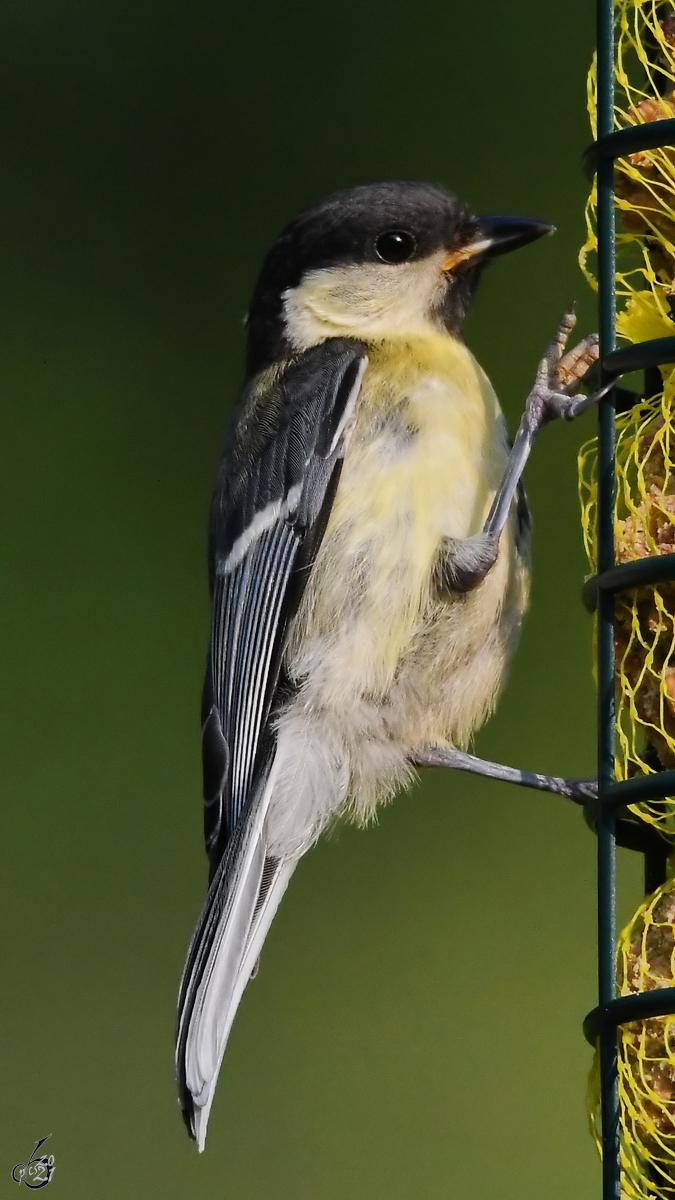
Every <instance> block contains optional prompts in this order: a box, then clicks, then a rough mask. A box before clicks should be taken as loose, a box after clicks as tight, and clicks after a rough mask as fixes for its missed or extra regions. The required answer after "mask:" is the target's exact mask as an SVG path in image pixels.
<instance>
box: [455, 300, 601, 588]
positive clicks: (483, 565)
mask: <svg viewBox="0 0 675 1200" xmlns="http://www.w3.org/2000/svg"><path fill="white" fill-rule="evenodd" d="M575 323H576V316H575V314H574V312H567V313H565V315H564V317H563V318H562V321H561V322H560V325H559V326H558V330H557V333H556V335H555V337H554V339H553V341H552V342H551V344H550V346H549V348H548V350H547V351H546V354H545V355H544V357H543V358H542V360H541V362H540V363H539V367H538V369H537V375H536V379H535V383H534V387H533V388H532V391H531V392H530V394H529V396H528V398H527V403H526V405H525V411H524V413H523V415H522V418H521V421H520V425H519V426H518V432H517V434H516V437H515V440H514V443H513V446H512V449H511V453H510V455H509V460H508V463H507V465H506V470H505V472H504V477H503V479H502V481H501V483H500V485H499V487H498V489H497V492H496V494H495V498H494V500H493V501H492V507H491V508H490V512H489V513H488V516H487V519H486V521H485V524H484V526H483V528H482V530H481V532H480V533H478V534H474V536H473V537H469V538H465V539H463V540H462V541H457V542H454V543H453V545H452V549H451V551H450V553H449V556H448V558H449V562H448V565H447V567H446V575H447V576H448V579H449V582H450V584H451V586H452V587H454V588H455V590H456V591H462V592H466V591H470V590H471V588H474V587H476V585H477V584H479V583H480V582H481V580H483V579H484V578H485V576H486V575H487V573H488V571H489V570H490V567H492V566H493V565H494V562H495V560H496V558H497V552H498V549H499V537H500V535H501V533H502V530H503V529H504V526H505V525H506V522H507V520H508V518H509V513H510V511H511V505H512V503H513V498H514V496H515V494H516V489H517V488H518V485H519V483H520V480H521V477H522V474H523V471H524V469H525V464H526V462H527V460H528V458H529V456H530V451H531V450H532V446H533V445H534V440H535V438H536V436H537V434H538V432H539V430H540V429H542V428H543V427H544V425H547V424H548V423H549V421H554V420H556V418H558V417H562V418H563V420H565V421H572V420H574V418H575V417H578V416H579V414H580V413H582V412H584V411H585V409H587V408H590V406H591V405H592V404H595V402H596V401H597V400H599V399H600V397H601V396H603V395H604V394H605V392H606V391H608V390H609V388H610V387H612V386H613V385H612V384H611V383H610V384H607V385H606V386H605V387H604V388H601V389H600V390H599V391H597V392H594V393H593V394H592V395H591V396H585V395H584V394H583V393H576V394H571V395H570V390H571V389H572V388H573V387H574V386H575V384H578V382H579V380H580V379H582V378H583V376H584V375H585V374H586V372H587V371H588V369H589V367H590V366H591V364H592V363H593V362H595V360H596V358H597V357H598V338H597V334H591V335H590V336H589V337H586V338H584V339H583V341H581V342H579V344H578V346H575V347H574V349H573V350H569V351H568V353H567V354H564V353H563V351H564V349H565V346H566V344H567V339H568V338H569V335H570V333H571V332H572V330H573V328H574V325H575Z"/></svg>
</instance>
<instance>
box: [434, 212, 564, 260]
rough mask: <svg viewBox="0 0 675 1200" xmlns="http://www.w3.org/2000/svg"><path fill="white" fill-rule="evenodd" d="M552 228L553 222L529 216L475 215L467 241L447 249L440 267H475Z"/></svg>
mask: <svg viewBox="0 0 675 1200" xmlns="http://www.w3.org/2000/svg"><path fill="white" fill-rule="evenodd" d="M554 231H555V225H547V224H546V222H545V221H533V220H532V219H531V218H530V217H479V218H478V227H477V228H476V230H475V233H474V235H473V237H472V239H471V241H470V242H467V243H466V244H465V245H463V246H458V247H457V249H456V250H451V251H450V252H449V254H448V256H447V258H446V259H445V260H444V262H443V263H442V264H441V269H442V270H443V271H461V270H462V268H463V267H469V266H471V267H473V266H478V264H479V263H485V262H489V261H490V260H491V259H493V258H496V257H497V255H498V254H506V252H507V251H508V250H517V249H518V247H519V246H526V245H527V243H528V242H534V241H536V239H537V238H540V237H543V236H544V234H545V233H554Z"/></svg>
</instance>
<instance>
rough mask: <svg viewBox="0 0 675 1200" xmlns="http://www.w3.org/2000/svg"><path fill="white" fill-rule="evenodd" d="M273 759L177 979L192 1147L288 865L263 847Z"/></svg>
mask: <svg viewBox="0 0 675 1200" xmlns="http://www.w3.org/2000/svg"><path fill="white" fill-rule="evenodd" d="M276 766H277V763H276V761H273V763H272V766H271V770H270V772H269V775H268V777H267V780H266V782H265V783H264V786H263V787H262V788H261V789H260V790H259V791H258V795H257V797H256V798H255V800H254V803H253V805H252V807H251V809H250V810H249V812H248V814H247V815H246V816H245V817H243V818H242V820H241V821H240V822H239V826H238V828H237V830H236V831H235V834H234V836H233V838H232V841H231V843H230V845H229V846H228V850H227V853H226V855H225V856H224V858H223V860H222V862H221V863H220V866H219V867H218V870H217V872H216V874H215V876H214V878H213V882H212V883H211V887H210V888H209V892H208V895H207V897H206V902H205V904H204V907H203V909H202V912H201V916H200V918H199V923H198V925H197V928H196V930H195V932H194V935H193V938H192V941H191V943H190V949H189V951H188V957H187V962H186V964H185V970H184V971H183V978H182V980H181V986H180V994H179V999H178V1028H177V1034H176V1074H177V1078H178V1090H179V1097H180V1103H181V1107H182V1109H183V1116H184V1118H185V1123H186V1125H187V1127H188V1131H189V1133H190V1134H191V1136H192V1137H193V1138H194V1139H195V1141H196V1142H197V1146H198V1148H199V1150H200V1151H201V1150H203V1149H204V1143H205V1141H206V1129H207V1125H208V1121H209V1113H210V1111H211V1105H212V1103H213V1097H214V1093H215V1089H216V1083H217V1080H218V1072H219V1070H220V1064H221V1062H222V1059H223V1054H224V1053H225V1046H226V1044H227V1039H228V1037H229V1033H230V1029H231V1028H232V1022H233V1021H234V1017H235V1014H236V1011H237V1008H238V1006H239V1001H240V1000H241V997H242V995H243V992H244V989H245V987H246V984H247V983H248V981H249V979H250V977H251V974H252V972H253V971H254V969H255V965H256V962H257V960H258V955H259V954H260V950H261V948H262V944H263V942H264V940H265V937H266V936H267V932H268V930H269V927H270V925H271V923H272V919H273V917H274V914H275V912H276V910H277V908H278V906H279V902H280V900H281V897H282V896H283V894H284V892H285V890H286V887H287V885H288V881H289V879H290V877H291V875H292V873H293V870H294V868H295V865H296V863H295V861H284V862H280V861H279V860H278V859H276V858H274V857H272V856H270V855H269V854H267V852H266V844H265V816H266V813H267V809H268V807H269V801H270V797H271V794H272V789H273V787H274V782H275V777H276Z"/></svg>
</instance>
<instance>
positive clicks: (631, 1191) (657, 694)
mask: <svg viewBox="0 0 675 1200" xmlns="http://www.w3.org/2000/svg"><path fill="white" fill-rule="evenodd" d="M597 36H598V44H597V55H596V60H595V62H594V64H593V67H592V69H591V72H590V76H589V111H590V113H591V120H592V123H593V133H594V136H595V141H594V143H593V145H592V146H591V147H590V149H589V151H588V152H587V155H586V160H587V165H588V171H589V176H590V177H591V178H592V181H593V182H592V190H591V195H590V199H589V204H588V210H587V221H588V236H587V241H586V245H585V246H584V248H583V250H582V253H581V264H582V268H583V269H584V270H585V272H586V274H587V276H588V278H589V279H590V281H591V282H592V284H593V285H594V286H596V287H597V291H598V300H599V328H600V370H601V383H606V382H610V381H612V380H618V379H620V378H622V379H625V376H626V375H627V374H628V373H631V372H643V375H642V380H643V382H642V381H641V382H638V383H637V385H636V387H635V389H634V390H631V389H629V388H627V387H623V386H621V387H620V386H614V387H613V388H612V389H611V390H610V391H609V392H608V393H607V394H606V396H605V397H604V399H603V400H601V402H600V414H599V434H598V437H597V439H595V440H594V441H593V442H592V443H590V444H589V445H588V446H586V447H584V449H583V450H582V453H581V456H580V488H581V499H582V519H583V528H584V536H585V543H586V550H587V553H588V557H589V560H590V563H591V567H592V570H593V572H594V574H593V576H592V577H591V578H590V579H589V580H588V582H587V584H586V586H585V589H584V597H585V600H586V603H587V604H588V606H589V607H591V608H594V609H595V610H596V631H597V638H596V650H597V663H596V669H597V681H598V718H599V719H598V799H597V802H594V801H591V802H589V803H588V804H587V805H586V815H587V820H588V821H589V823H590V824H591V825H592V827H593V828H594V830H595V832H596V834H597V842H598V977H599V997H598V1000H599V1002H598V1006H597V1008H595V1009H594V1010H593V1012H591V1013H590V1014H589V1015H588V1017H587V1018H586V1021H585V1024H584V1032H585V1034H586V1037H587V1038H588V1040H589V1041H590V1042H591V1043H592V1044H593V1045H594V1046H595V1047H596V1066H595V1070H594V1073H593V1076H592V1086H591V1115H592V1125H593V1129H594V1132H595V1135H596V1138H597V1141H598V1145H599V1148H600V1151H601V1154H602V1163H603V1186H602V1196H603V1200H619V1197H630V1198H631V1200H675V1015H673V1014H675V878H673V877H672V873H671V872H670V871H669V855H670V853H671V850H672V843H673V839H675V407H674V405H675V7H674V6H673V4H672V3H668V4H658V3H654V2H653V0H649V2H647V0H598V2H597ZM618 339H621V344H620V345H619V344H618ZM617 846H624V847H627V848H629V849H631V850H635V851H637V852H639V853H641V854H642V855H643V856H644V865H645V872H644V876H645V891H646V893H647V897H646V899H645V900H644V902H643V903H642V904H641V905H640V907H639V908H638V910H637V912H636V913H635V915H634V916H633V918H632V919H631V921H630V922H629V923H628V925H627V927H626V928H625V929H624V930H623V932H622V933H621V934H620V935H619V937H617V932H616V907H615V880H616V848H617Z"/></svg>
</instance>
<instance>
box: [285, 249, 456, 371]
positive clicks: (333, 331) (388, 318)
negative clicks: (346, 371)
mask: <svg viewBox="0 0 675 1200" xmlns="http://www.w3.org/2000/svg"><path fill="white" fill-rule="evenodd" d="M442 260H443V252H442V251H440V252H439V253H438V254H435V255H432V256H431V257H430V258H426V259H423V260H422V261H421V262H414V263H401V264H400V265H399V266H389V265H387V264H385V263H362V264H360V265H352V266H347V267H328V268H326V269H324V270H321V271H311V272H310V273H309V274H308V275H307V276H306V278H305V279H303V281H302V283H300V284H299V285H298V286H297V287H295V288H289V290H288V291H287V292H285V293H284V297H283V302H284V318H285V324H286V332H287V335H288V337H289V339H290V341H291V342H292V344H293V345H294V347H295V348H296V349H297V350H307V349H308V348H309V347H310V346H314V345H316V343H317V342H321V341H323V340H324V339H325V338H328V337H363V338H385V337H388V336H397V335H398V336H400V335H401V334H404V335H412V334H415V333H418V334H423V333H425V332H426V333H428V332H430V331H436V330H437V325H436V323H435V319H434V315H433V314H434V311H436V310H437V309H438V306H439V304H440V302H441V300H442V298H443V293H444V291H445V288H446V286H447V281H446V279H445V276H444V275H443V273H442V271H441V262H442Z"/></svg>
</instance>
